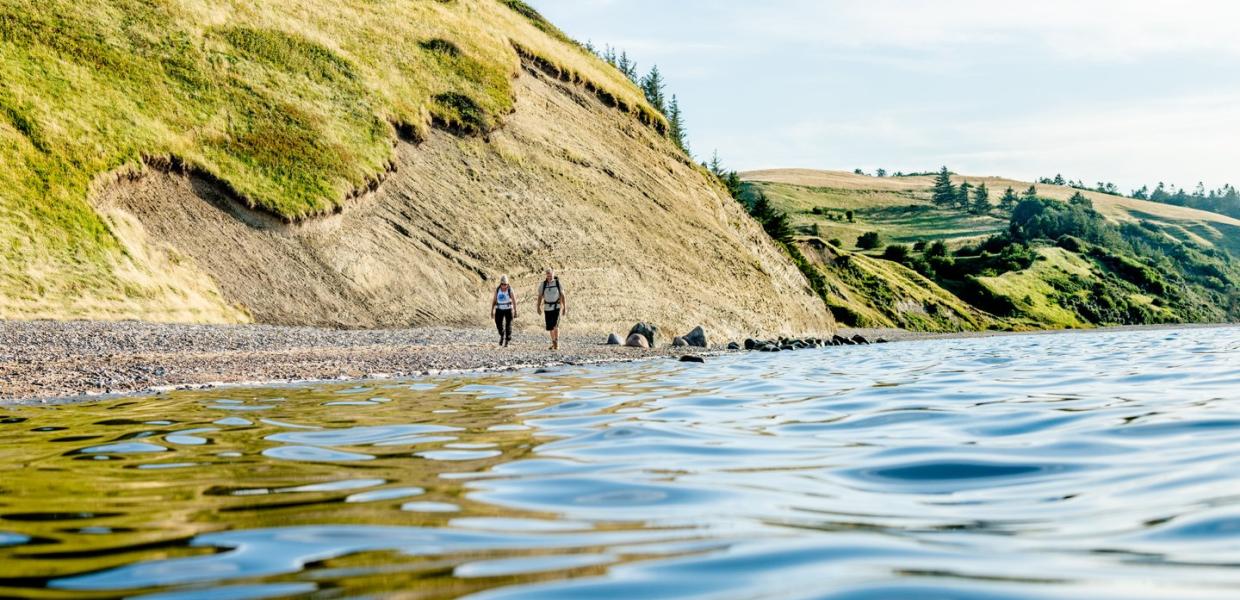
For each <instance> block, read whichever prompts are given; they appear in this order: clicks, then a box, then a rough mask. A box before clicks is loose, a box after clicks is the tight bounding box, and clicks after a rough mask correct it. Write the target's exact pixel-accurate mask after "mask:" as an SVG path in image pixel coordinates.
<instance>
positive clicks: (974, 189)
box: [931, 167, 1038, 215]
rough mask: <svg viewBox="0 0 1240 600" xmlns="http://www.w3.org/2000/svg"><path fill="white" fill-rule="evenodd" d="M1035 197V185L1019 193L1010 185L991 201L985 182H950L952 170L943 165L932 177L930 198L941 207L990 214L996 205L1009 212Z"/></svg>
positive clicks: (977, 213) (1036, 194)
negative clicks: (974, 183)
mask: <svg viewBox="0 0 1240 600" xmlns="http://www.w3.org/2000/svg"><path fill="white" fill-rule="evenodd" d="M1037 197H1038V188H1037V186H1033V185H1031V186H1029V189H1027V190H1025V191H1024V192H1021V193H1019V194H1018V193H1017V192H1016V190H1014V189H1012V186H1008V188H1007V189H1006V190H1003V194H1002V195H1001V196H999V198H998V200H997V201H995V202H992V201H991V197H990V189H989V188H987V187H986V182H981V183H979V184H977V185H973V184H971V183H969V182H968V181H967V180H966V181H962V182H961V183H960V185H956V184H954V183H952V172H951V171H950V170H949V169H948V168H947V167H943V168H942V169H940V170H939V172H938V173H937V174H936V175H935V177H934V188H933V193H932V195H931V200H932V201H933V202H934V204H935V205H937V206H940V207H943V208H957V209H960V210H964V211H968V212H970V213H972V214H975V215H985V214H990V212H991V211H993V210H995V208H996V207H997V208H998V209H999V210H1001V211H1003V212H1005V213H1010V212H1012V210H1013V209H1015V208H1016V205H1017V204H1019V203H1020V201H1021V200H1032V199H1036V198H1037Z"/></svg>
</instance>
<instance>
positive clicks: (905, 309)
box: [797, 237, 995, 332]
mask: <svg viewBox="0 0 1240 600" xmlns="http://www.w3.org/2000/svg"><path fill="white" fill-rule="evenodd" d="M797 247H798V248H799V249H800V251H801V254H803V255H804V256H806V257H807V259H808V261H809V263H810V264H811V265H813V266H814V267H816V268H818V269H819V271H820V273H821V274H822V275H823V278H824V280H825V283H826V287H827V298H826V302H827V307H828V308H830V309H831V313H832V315H833V316H834V317H835V319H836V320H837V321H839V322H842V323H847V324H850V325H853V326H857V327H895V328H900V329H907V330H909V331H930V332H948V331H975V330H979V329H987V328H989V327H991V326H993V325H994V324H995V323H994V320H993V318H992V317H990V316H989V315H986V314H985V313H983V312H981V311H979V310H977V309H976V308H974V307H972V306H970V305H969V304H968V303H967V302H965V301H963V300H961V299H960V298H957V297H956V296H954V295H952V294H951V293H950V292H948V291H947V290H944V289H943V288H942V287H940V286H939V285H937V284H935V283H934V282H933V281H930V280H929V279H927V278H926V277H924V276H923V275H921V274H920V273H918V272H916V271H914V270H912V269H910V268H908V267H906V266H904V265H901V264H899V263H896V262H892V261H888V260H882V259H877V258H873V257H870V256H866V255H865V254H862V253H859V252H849V251H847V250H842V249H839V248H835V247H833V246H831V245H830V244H827V243H825V242H823V241H822V240H821V239H819V238H815V237H805V238H802V239H800V240H798V242H797Z"/></svg>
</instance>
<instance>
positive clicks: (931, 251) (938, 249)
mask: <svg viewBox="0 0 1240 600" xmlns="http://www.w3.org/2000/svg"><path fill="white" fill-rule="evenodd" d="M943 256H947V244H944V243H943V242H942V240H939V241H936V242H934V243H933V244H930V246H929V247H928V248H926V258H934V257H943Z"/></svg>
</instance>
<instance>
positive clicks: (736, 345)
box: [728, 342, 741, 350]
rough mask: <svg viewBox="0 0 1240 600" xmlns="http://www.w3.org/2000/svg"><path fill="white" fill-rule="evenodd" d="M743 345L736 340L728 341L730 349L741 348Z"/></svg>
mask: <svg viewBox="0 0 1240 600" xmlns="http://www.w3.org/2000/svg"><path fill="white" fill-rule="evenodd" d="M740 349H741V345H740V344H738V343H736V342H728V350H740Z"/></svg>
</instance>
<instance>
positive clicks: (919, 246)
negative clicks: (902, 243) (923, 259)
mask: <svg viewBox="0 0 1240 600" xmlns="http://www.w3.org/2000/svg"><path fill="white" fill-rule="evenodd" d="M913 250H914V251H916V252H925V251H926V241H925V240H917V242H916V243H914V244H913Z"/></svg>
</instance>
